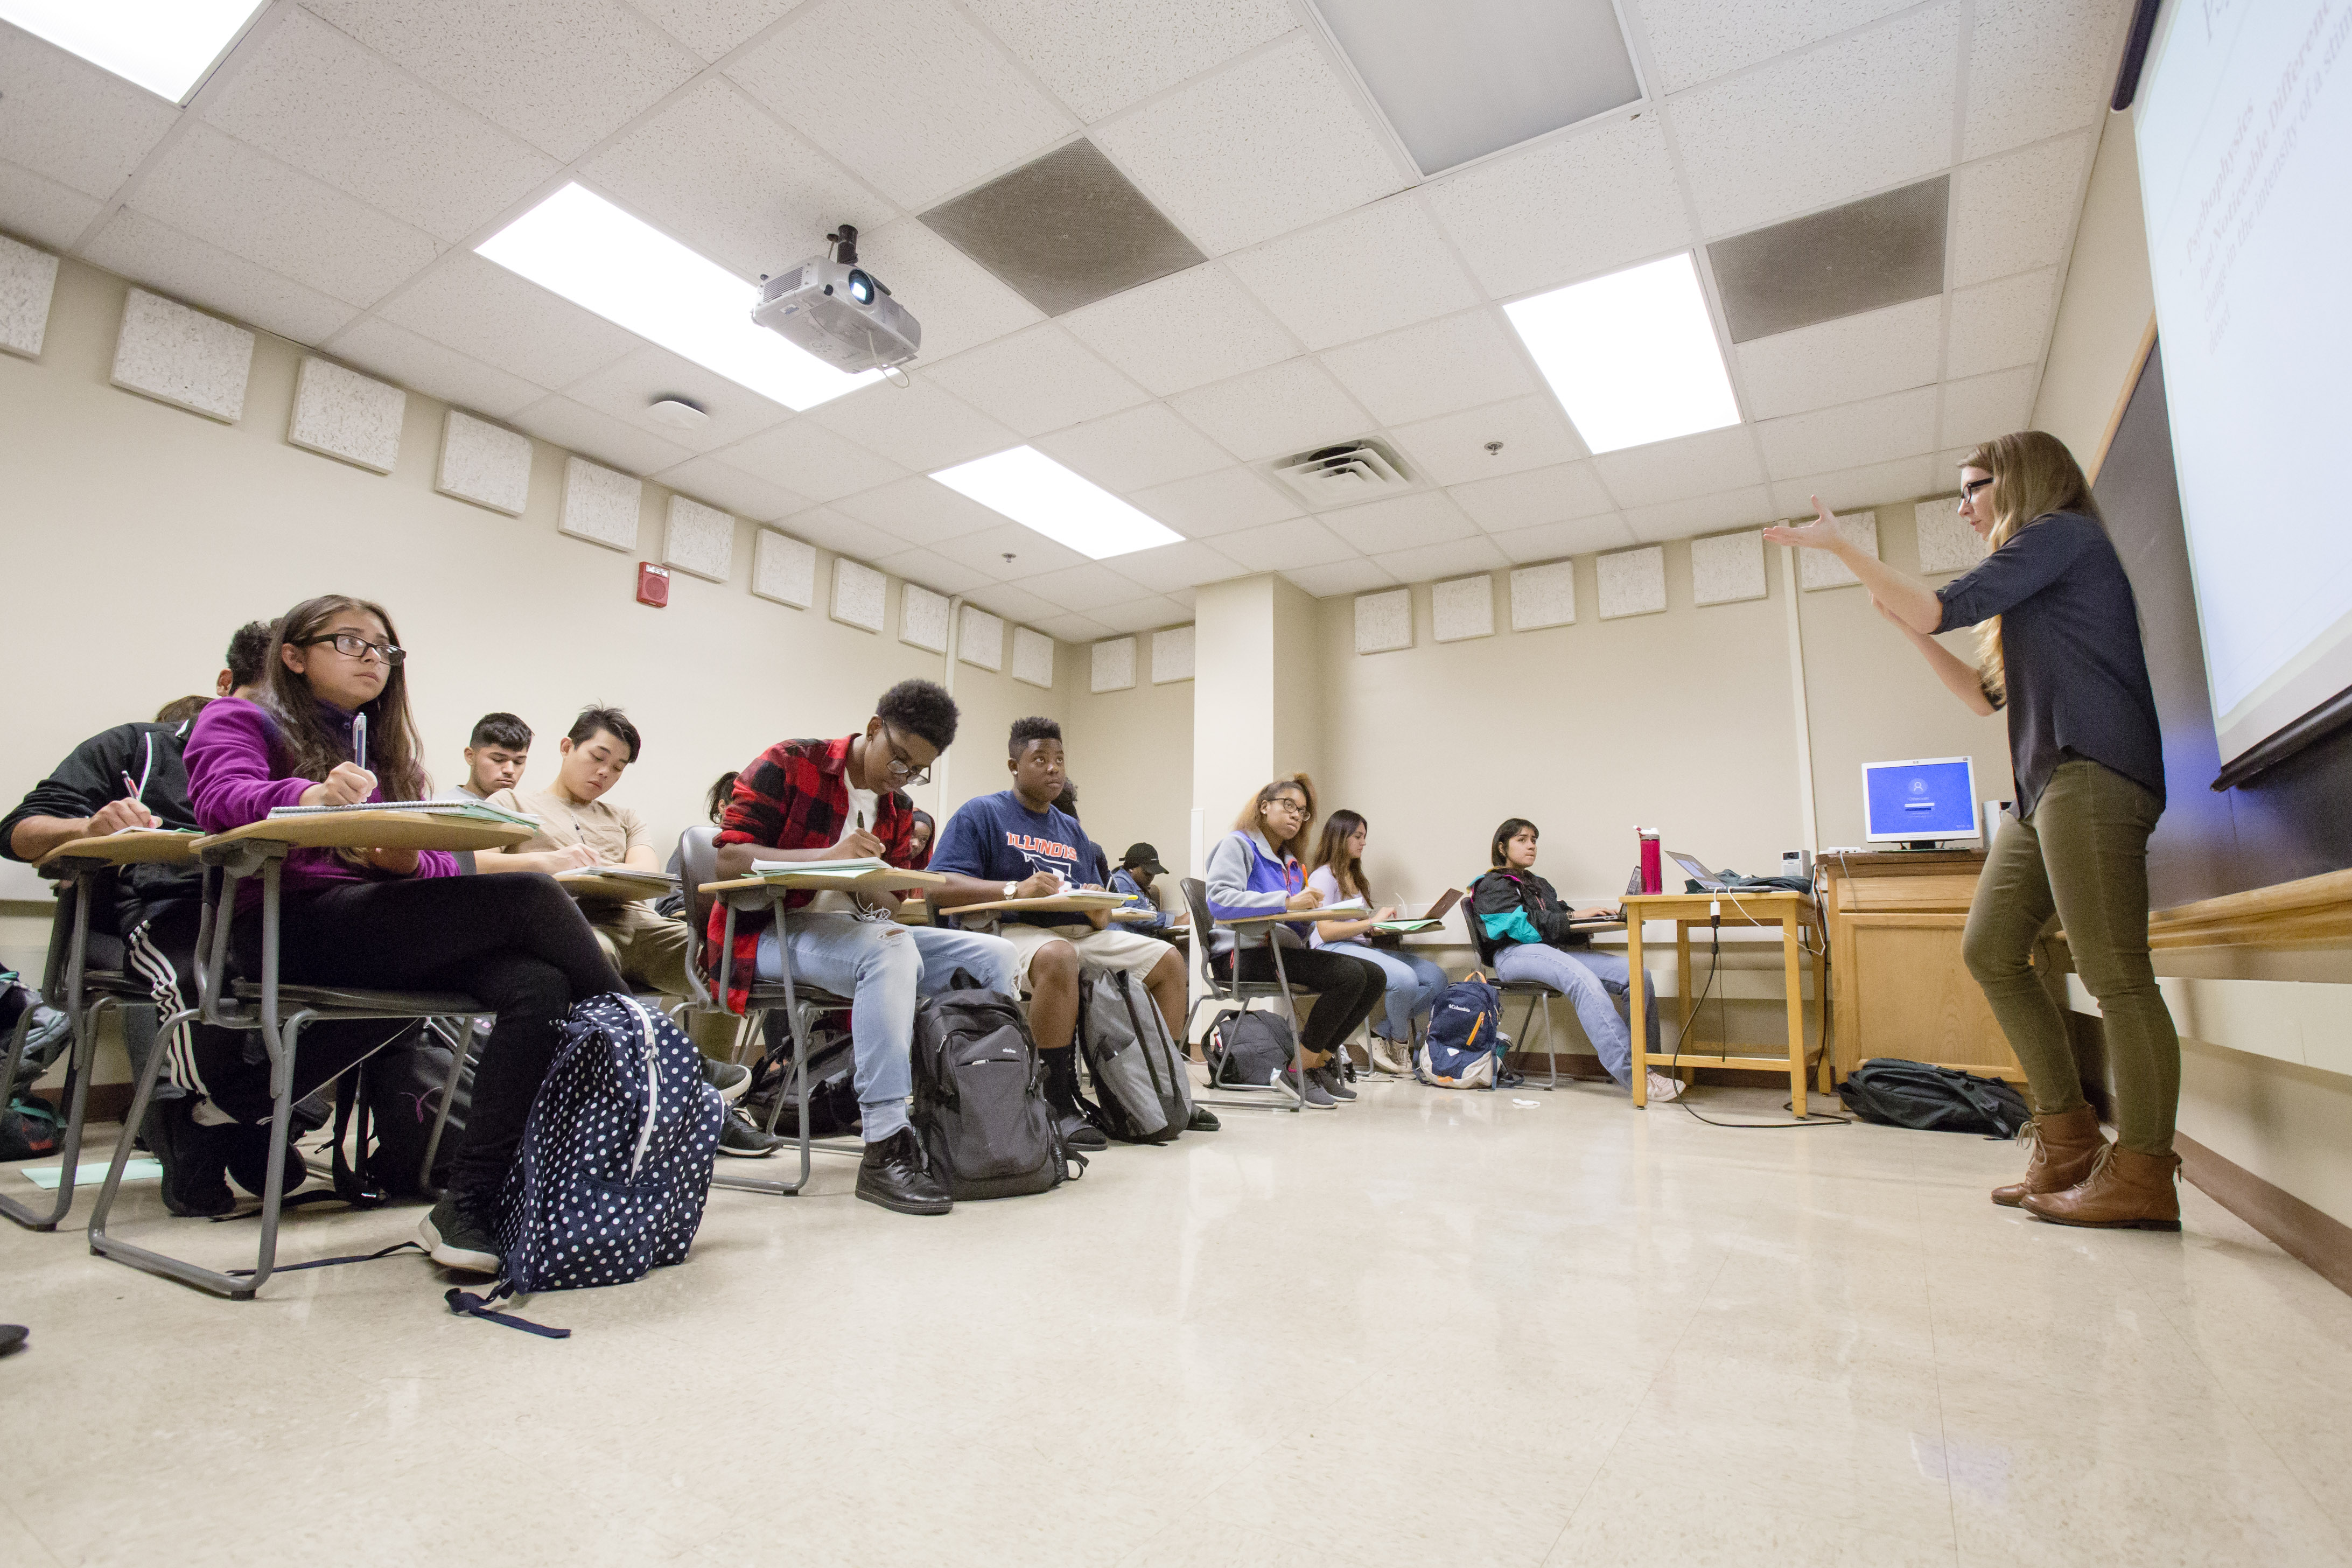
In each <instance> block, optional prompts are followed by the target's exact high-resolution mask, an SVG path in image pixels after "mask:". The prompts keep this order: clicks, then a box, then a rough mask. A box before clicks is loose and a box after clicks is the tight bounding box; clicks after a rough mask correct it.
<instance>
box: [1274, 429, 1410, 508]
mask: <svg viewBox="0 0 2352 1568" xmlns="http://www.w3.org/2000/svg"><path fill="white" fill-rule="evenodd" d="M1273 467H1274V474H1275V477H1276V478H1277V479H1281V480H1282V482H1283V483H1285V484H1286V485H1288V486H1289V487H1290V488H1291V489H1294V490H1296V491H1297V492H1298V494H1300V495H1301V496H1304V497H1305V498H1306V499H1307V503H1308V504H1309V505H1310V506H1313V507H1318V508H1322V507H1334V506H1350V505H1353V504H1354V503H1356V502H1358V501H1367V500H1378V499H1379V498H1381V496H1384V495H1388V494H1391V492H1394V491H1397V490H1406V489H1412V483H1413V479H1412V472H1411V470H1409V469H1407V468H1405V466H1404V464H1403V462H1402V460H1401V459H1400V458H1398V457H1397V455H1396V453H1395V451H1394V450H1393V449H1391V447H1389V446H1388V445H1387V444H1386V443H1385V442H1381V441H1375V440H1372V439H1370V437H1366V438H1364V439H1361V440H1355V441H1342V442H1340V443H1339V444H1338V445H1337V446H1332V447H1317V448H1316V449H1315V450H1313V451H1311V452H1300V453H1297V455H1295V456H1292V457H1288V458H1280V459H1278V460H1277V461H1276V463H1275V464H1274V466H1273Z"/></svg>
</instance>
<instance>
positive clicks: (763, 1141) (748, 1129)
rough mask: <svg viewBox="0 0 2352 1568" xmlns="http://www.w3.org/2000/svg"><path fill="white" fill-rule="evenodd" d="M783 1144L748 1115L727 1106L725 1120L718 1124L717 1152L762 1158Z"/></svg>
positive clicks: (736, 1156)
mask: <svg viewBox="0 0 2352 1568" xmlns="http://www.w3.org/2000/svg"><path fill="white" fill-rule="evenodd" d="M783 1146H784V1140H783V1139H782V1138H779V1137H777V1136H776V1135H775V1134H774V1133H772V1132H770V1131H766V1130H765V1129H763V1128H762V1127H761V1125H760V1124H759V1123H758V1122H756V1121H752V1120H751V1118H750V1117H748V1116H746V1115H744V1114H743V1113H742V1112H741V1111H740V1110H736V1109H735V1108H734V1107H733V1106H731V1105H730V1106H729V1107H728V1108H727V1120H726V1121H724V1122H722V1123H720V1124H719V1152H720V1153H721V1154H725V1155H728V1156H730V1158H733V1159H737V1160H764V1159H766V1158H767V1157H768V1156H769V1155H771V1154H772V1153H774V1152H776V1151H777V1150H779V1149H781V1148H782V1147H783Z"/></svg>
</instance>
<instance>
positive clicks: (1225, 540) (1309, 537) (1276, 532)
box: [1217, 517, 1357, 572]
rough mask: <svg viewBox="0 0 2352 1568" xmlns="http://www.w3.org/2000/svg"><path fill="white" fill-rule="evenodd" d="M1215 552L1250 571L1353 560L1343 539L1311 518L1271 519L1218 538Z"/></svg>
mask: <svg viewBox="0 0 2352 1568" xmlns="http://www.w3.org/2000/svg"><path fill="white" fill-rule="evenodd" d="M1217 552H1218V553H1219V554H1221V555H1227V556H1231V557H1232V558H1233V559H1234V560H1235V561H1238V562H1240V563H1242V564H1243V565H1244V566H1246V567H1248V568H1249V569H1250V570H1251V571H1253V572H1288V571H1290V570H1292V569H1293V568H1295V567H1299V566H1324V565H1328V564H1329V563H1332V562H1334V561H1349V560H1353V559H1356V558H1357V557H1356V552H1355V551H1353V550H1351V549H1349V546H1348V543H1347V542H1346V541H1344V540H1342V539H1341V538H1340V537H1339V535H1338V534H1336V533H1333V532H1332V531H1330V530H1329V529H1328V528H1325V527H1324V526H1323V525H1322V524H1321V523H1319V522H1318V521H1315V520H1314V519H1313V518H1311V517H1301V518H1294V519H1293V520H1291V521H1288V522H1270V523H1266V524H1265V525H1263V526H1261V527H1257V528H1244V529H1240V530H1237V531H1234V532H1232V533H1225V534H1220V535H1218V537H1217Z"/></svg>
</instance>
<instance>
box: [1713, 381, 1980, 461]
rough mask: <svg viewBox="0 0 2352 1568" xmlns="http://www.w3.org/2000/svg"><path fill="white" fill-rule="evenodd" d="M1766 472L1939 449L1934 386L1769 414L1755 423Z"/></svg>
mask: <svg viewBox="0 0 2352 1568" xmlns="http://www.w3.org/2000/svg"><path fill="white" fill-rule="evenodd" d="M1756 437H1757V440H1758V441H1759V443H1760V444H1761V445H1762V447H1763V448H1764V468H1765V471H1766V472H1767V473H1769V474H1770V475H1771V477H1772V478H1774V479H1791V478H1794V477H1795V476H1797V475H1799V474H1819V473H1826V472H1828V471H1829V470H1831V469H1833V468H1863V467H1865V466H1867V465H1869V464H1873V463H1891V462H1893V461H1895V459H1896V458H1910V457H1916V456H1919V455H1921V454H1923V453H1927V452H1932V451H1934V450H1935V449H1936V389H1935V388H1934V387H1932V386H1919V387H1914V388H1912V389H1911V390H1910V391H1908V392H1898V393H1895V394H1893V395H1889V396H1886V397H1874V398H1869V399H1866V400H1865V401H1864V402H1861V403H1848V404H1844V405H1841V406H1839V407H1836V408H1817V409H1815V410H1813V411H1812V412H1811V413H1810V414H1791V415H1790V416H1787V417H1786V418H1782V419H1767V420H1764V421H1762V422H1761V423H1759V425H1758V426H1756Z"/></svg>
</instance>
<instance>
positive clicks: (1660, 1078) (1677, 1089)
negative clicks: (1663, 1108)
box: [1650, 1072, 1683, 1104]
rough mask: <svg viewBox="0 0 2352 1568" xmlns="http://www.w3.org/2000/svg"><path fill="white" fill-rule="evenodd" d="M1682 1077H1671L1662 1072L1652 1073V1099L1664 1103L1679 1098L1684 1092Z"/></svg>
mask: <svg viewBox="0 0 2352 1568" xmlns="http://www.w3.org/2000/svg"><path fill="white" fill-rule="evenodd" d="M1682 1091H1683V1080H1682V1079H1678V1078H1670V1077H1668V1076H1667V1075H1666V1074H1664V1073H1662V1072H1654V1073H1652V1074H1651V1075H1650V1098H1651V1099H1652V1100H1656V1101H1658V1102H1659V1103H1661V1104H1663V1103H1664V1102H1665V1101H1667V1100H1674V1099H1676V1098H1678V1097H1679V1096H1680V1095H1681V1094H1682Z"/></svg>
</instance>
